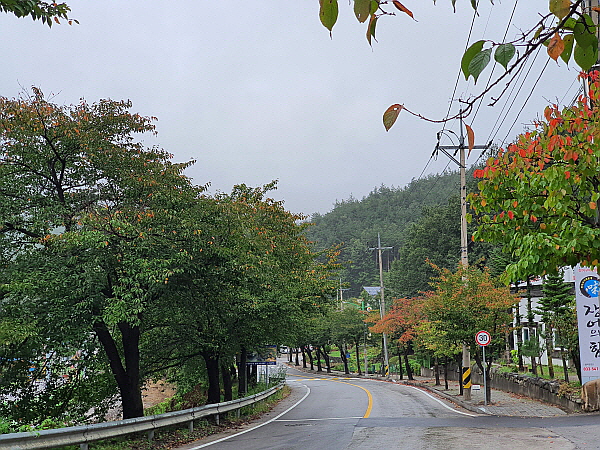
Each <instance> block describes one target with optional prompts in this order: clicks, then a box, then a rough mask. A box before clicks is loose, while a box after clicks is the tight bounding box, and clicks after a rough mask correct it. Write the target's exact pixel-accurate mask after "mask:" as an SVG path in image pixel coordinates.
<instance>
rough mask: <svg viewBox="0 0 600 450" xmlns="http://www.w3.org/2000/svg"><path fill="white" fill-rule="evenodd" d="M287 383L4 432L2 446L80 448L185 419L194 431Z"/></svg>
mask: <svg viewBox="0 0 600 450" xmlns="http://www.w3.org/2000/svg"><path fill="white" fill-rule="evenodd" d="M283 385H284V383H279V384H278V385H277V386H274V387H272V388H270V389H267V390H266V391H263V392H260V393H258V394H254V395H250V396H248V397H244V398H240V399H238V400H231V401H228V402H223V403H214V404H212V405H204V406H200V407H198V408H190V409H185V410H183V411H173V412H170V413H166V414H159V415H154V416H146V417H136V418H135V419H125V420H117V421H114V422H103V423H95V424H90V425H81V426H77V427H69V428H58V429H55V430H40V431H31V432H26V433H10V434H2V435H0V449H11V450H21V449H38V448H53V447H62V446H66V445H77V444H79V446H80V449H82V450H87V448H88V444H89V443H90V442H93V441H98V440H100V439H107V438H112V437H116V436H122V435H125V434H130V433H136V432H148V439H152V438H153V437H154V431H155V430H157V429H159V428H163V427H168V426H172V425H178V424H182V423H187V424H188V428H189V429H190V431H192V430H193V429H194V420H197V419H201V418H203V417H208V416H215V417H216V420H217V423H218V421H219V414H223V413H226V412H229V411H237V412H238V414H239V409H240V408H242V407H244V406H248V405H252V404H254V403H257V402H259V401H261V400H264V399H266V398H267V397H269V396H271V395H273V394H274V393H275V392H277V391H278V390H279V389H281V388H282V387H283Z"/></svg>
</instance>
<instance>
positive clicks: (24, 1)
mask: <svg viewBox="0 0 600 450" xmlns="http://www.w3.org/2000/svg"><path fill="white" fill-rule="evenodd" d="M0 11H2V12H5V13H11V14H14V15H15V16H17V17H27V16H29V17H31V18H32V19H33V20H38V19H39V20H41V21H42V23H45V24H47V25H48V26H49V27H51V26H52V23H53V22H56V23H60V19H65V20H67V21H68V23H69V25H71V23H72V22H75V23H79V22H77V20H74V19H70V18H69V17H68V15H69V12H70V11H71V8H70V7H69V6H68V5H67V4H66V3H56V2H45V1H42V0H1V1H0Z"/></svg>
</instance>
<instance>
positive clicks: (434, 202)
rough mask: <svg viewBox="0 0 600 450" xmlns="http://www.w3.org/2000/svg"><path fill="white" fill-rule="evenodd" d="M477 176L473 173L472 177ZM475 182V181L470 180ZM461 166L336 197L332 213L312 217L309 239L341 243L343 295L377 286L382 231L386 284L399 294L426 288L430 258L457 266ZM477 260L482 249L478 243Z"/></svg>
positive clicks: (326, 243)
mask: <svg viewBox="0 0 600 450" xmlns="http://www.w3.org/2000/svg"><path fill="white" fill-rule="evenodd" d="M467 178H468V180H472V176H470V175H469V176H468V177H467ZM469 184H470V185H471V184H472V185H473V186H470V187H472V188H475V186H474V183H472V182H471V181H469ZM458 195H459V175H458V172H444V173H442V174H437V175H430V176H428V177H426V178H422V179H419V180H413V181H411V182H410V183H409V184H408V185H406V186H404V187H401V188H393V187H392V188H388V187H385V186H381V187H379V188H376V189H374V190H373V191H372V192H371V193H370V194H369V195H368V196H367V197H365V198H363V199H362V200H358V199H355V198H349V199H348V200H344V201H341V202H338V203H336V205H335V207H334V208H333V210H332V211H330V212H329V213H327V214H323V215H320V214H316V215H314V216H313V217H312V221H313V223H314V225H313V226H312V227H311V228H309V230H308V232H307V233H308V237H309V239H311V240H313V241H315V243H316V245H317V246H318V247H322V248H324V247H329V246H332V245H340V246H341V247H340V250H341V255H340V260H341V261H342V262H343V264H344V269H343V271H342V274H341V278H342V283H343V284H344V285H345V286H344V287H345V288H347V287H349V288H350V290H349V291H346V292H345V293H344V297H350V296H352V297H357V296H358V295H360V291H361V290H362V286H378V285H379V271H378V264H377V259H376V253H377V252H376V251H372V250H370V248H374V247H377V234H378V233H380V235H381V244H382V246H383V247H393V249H391V250H388V251H385V252H384V254H383V258H382V259H383V266H384V271H386V286H387V288H388V289H389V292H390V293H392V294H393V295H397V296H408V295H415V294H416V293H418V292H419V291H421V290H424V289H427V287H428V285H427V281H428V277H429V276H430V275H431V274H433V271H432V270H431V268H430V267H429V264H427V263H426V259H427V258H428V259H430V260H431V261H432V262H434V263H435V264H437V265H440V266H442V267H454V266H455V265H456V263H457V262H458V260H459V257H460V207H459V202H458ZM470 251H473V252H474V254H473V257H472V258H471V260H472V261H474V262H475V261H477V260H478V259H481V257H482V256H483V257H485V255H484V254H482V251H481V249H477V247H475V248H472V249H470Z"/></svg>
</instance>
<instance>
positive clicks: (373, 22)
mask: <svg viewBox="0 0 600 450" xmlns="http://www.w3.org/2000/svg"><path fill="white" fill-rule="evenodd" d="M376 26H377V16H376V15H375V14H371V18H370V19H369V26H368V27H367V41H369V45H373V43H372V42H371V39H375V27H376ZM375 41H377V39H375Z"/></svg>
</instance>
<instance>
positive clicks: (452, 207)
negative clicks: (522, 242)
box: [386, 197, 491, 297]
mask: <svg viewBox="0 0 600 450" xmlns="http://www.w3.org/2000/svg"><path fill="white" fill-rule="evenodd" d="M459 217H460V203H459V199H458V198H457V197H452V198H451V199H450V200H449V201H448V203H447V204H446V205H438V206H434V207H424V208H423V212H422V216H421V217H420V218H419V220H418V222H417V223H415V224H413V225H412V226H411V227H410V228H408V231H407V233H406V241H405V244H404V245H403V246H402V247H401V248H400V250H399V252H398V259H397V260H396V261H394V262H393V264H392V269H391V270H390V272H388V274H387V278H386V288H388V289H389V290H390V292H391V293H392V295H395V296H398V297H414V296H417V295H419V294H420V293H421V292H425V291H427V290H429V287H430V284H429V283H430V281H431V278H432V277H433V276H435V274H436V273H437V272H436V270H435V269H434V268H433V267H432V265H431V264H430V263H433V264H435V265H436V266H438V267H443V268H446V269H453V268H454V267H456V264H457V263H458V262H459V260H460V220H459ZM490 247H491V246H490V245H487V244H483V245H482V243H481V242H472V243H471V244H470V246H469V258H470V260H471V261H473V263H474V264H475V265H477V266H484V265H485V263H486V262H487V260H488V252H489V250H490Z"/></svg>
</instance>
